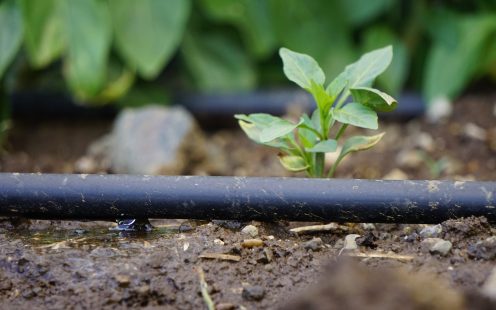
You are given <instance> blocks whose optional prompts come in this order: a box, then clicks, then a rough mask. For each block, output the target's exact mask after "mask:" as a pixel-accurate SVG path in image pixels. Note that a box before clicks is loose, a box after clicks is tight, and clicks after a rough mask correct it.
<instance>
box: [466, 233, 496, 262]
mask: <svg viewBox="0 0 496 310" xmlns="http://www.w3.org/2000/svg"><path fill="white" fill-rule="evenodd" d="M468 255H469V256H470V257H472V258H478V259H486V260H492V259H495V258H496V236H491V237H489V238H487V239H485V240H483V241H479V242H477V243H475V244H471V245H469V246H468Z"/></svg>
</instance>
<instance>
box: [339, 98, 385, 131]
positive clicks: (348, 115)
mask: <svg viewBox="0 0 496 310" xmlns="http://www.w3.org/2000/svg"><path fill="white" fill-rule="evenodd" d="M333 117H334V119H336V120H337V121H338V122H341V123H343V124H350V125H353V126H357V127H361V128H368V129H377V128H378V127H379V125H378V122H377V113H376V112H375V111H374V110H372V109H371V108H369V107H367V106H364V105H362V104H360V103H357V102H352V103H348V104H347V105H345V106H343V107H342V108H340V109H335V110H334V111H333Z"/></svg>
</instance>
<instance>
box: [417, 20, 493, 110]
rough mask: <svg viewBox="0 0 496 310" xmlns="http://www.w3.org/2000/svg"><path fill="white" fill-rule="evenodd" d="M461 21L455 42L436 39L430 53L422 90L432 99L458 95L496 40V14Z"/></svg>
mask: <svg viewBox="0 0 496 310" xmlns="http://www.w3.org/2000/svg"><path fill="white" fill-rule="evenodd" d="M458 23H459V24H458V27H459V31H460V34H459V38H458V40H457V44H456V46H451V44H447V43H446V42H443V41H436V42H434V46H433V47H432V48H431V49H430V50H429V54H428V55H427V60H426V67H425V71H424V85H423V93H424V96H425V97H426V98H427V100H428V101H429V102H431V101H432V100H434V99H436V98H437V97H448V98H451V99H453V98H454V97H456V96H458V95H459V94H460V93H461V91H462V90H463V88H464V87H465V86H466V85H467V83H468V82H469V81H470V79H471V78H473V77H474V74H475V72H476V71H477V68H478V65H479V63H480V61H481V59H482V58H483V55H484V54H485V53H486V50H485V48H486V47H487V46H488V45H489V44H490V43H491V41H494V35H495V33H496V16H495V15H494V14H479V15H473V16H470V17H462V16H460V17H459V18H458ZM474 29H477V31H474Z"/></svg>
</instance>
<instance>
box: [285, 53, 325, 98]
mask: <svg viewBox="0 0 496 310" xmlns="http://www.w3.org/2000/svg"><path fill="white" fill-rule="evenodd" d="M279 55H280V56H281V58H282V62H283V70H284V74H285V75H286V77H287V78H288V79H289V80H290V81H292V82H295V83H296V84H298V85H299V86H300V87H301V88H304V89H307V90H310V89H311V88H312V81H314V82H315V83H317V84H323V83H324V81H325V76H324V72H323V71H322V69H321V68H320V67H319V64H318V63H317V62H316V61H315V59H313V58H312V57H310V56H308V55H305V54H300V53H296V52H293V51H291V50H289V49H287V48H281V49H280V50H279Z"/></svg>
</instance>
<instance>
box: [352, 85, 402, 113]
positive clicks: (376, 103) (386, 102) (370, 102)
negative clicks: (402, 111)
mask: <svg viewBox="0 0 496 310" xmlns="http://www.w3.org/2000/svg"><path fill="white" fill-rule="evenodd" d="M350 92H351V95H352V96H353V100H354V101H355V102H358V103H361V104H363V105H366V106H367V107H369V108H371V109H372V110H374V111H378V112H390V111H393V110H394V109H396V106H397V105H398V102H397V101H396V99H394V98H393V97H391V96H389V95H388V94H386V93H384V92H382V91H380V90H377V89H374V88H369V87H357V88H352V89H350Z"/></svg>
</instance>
